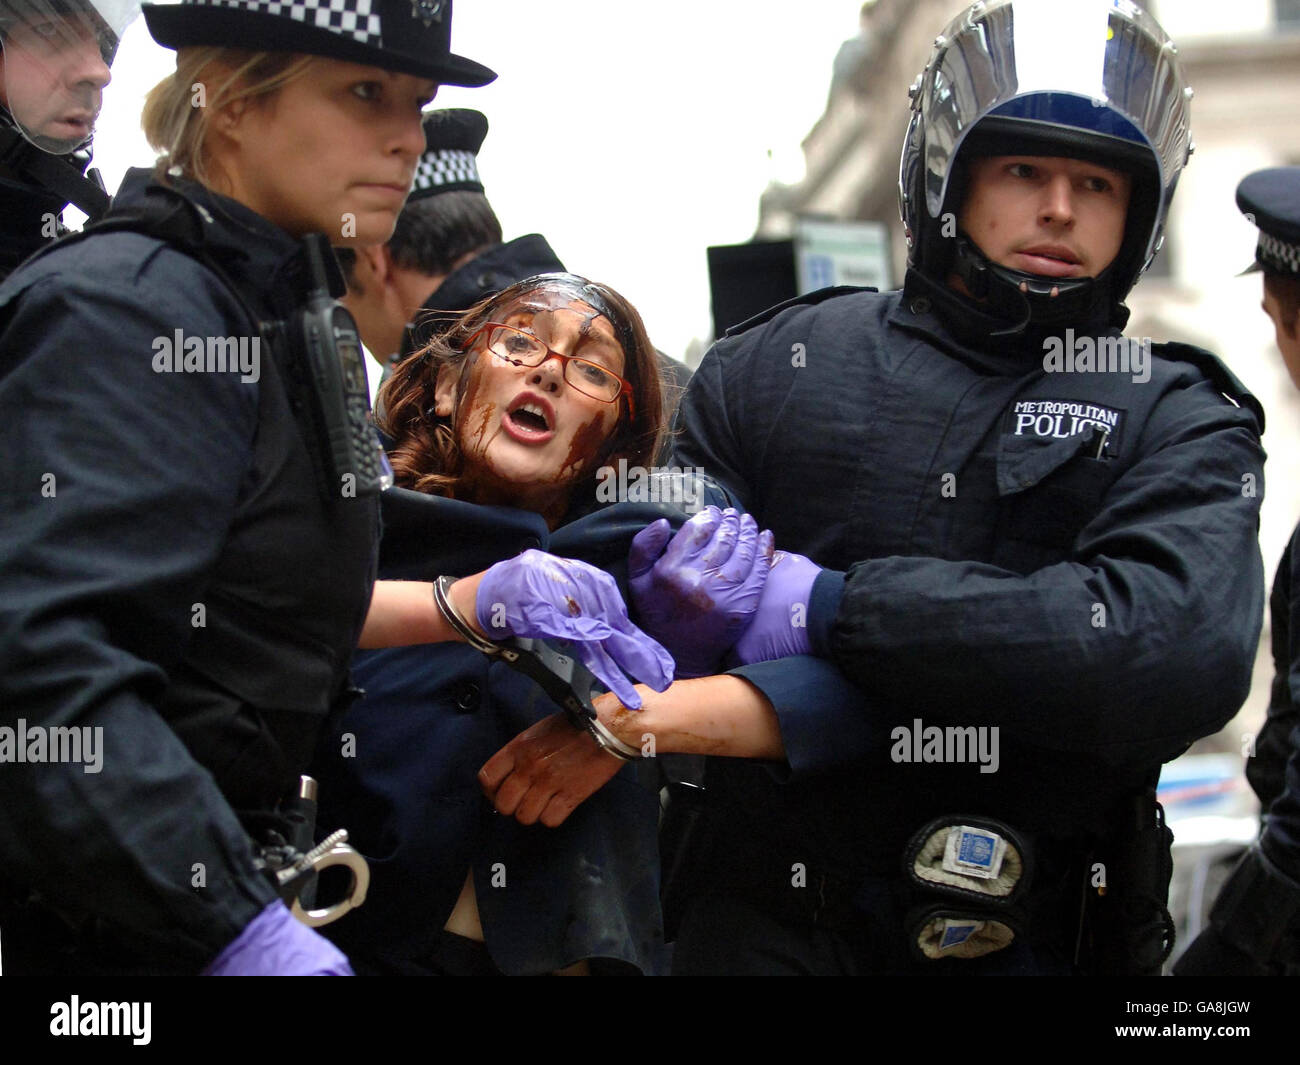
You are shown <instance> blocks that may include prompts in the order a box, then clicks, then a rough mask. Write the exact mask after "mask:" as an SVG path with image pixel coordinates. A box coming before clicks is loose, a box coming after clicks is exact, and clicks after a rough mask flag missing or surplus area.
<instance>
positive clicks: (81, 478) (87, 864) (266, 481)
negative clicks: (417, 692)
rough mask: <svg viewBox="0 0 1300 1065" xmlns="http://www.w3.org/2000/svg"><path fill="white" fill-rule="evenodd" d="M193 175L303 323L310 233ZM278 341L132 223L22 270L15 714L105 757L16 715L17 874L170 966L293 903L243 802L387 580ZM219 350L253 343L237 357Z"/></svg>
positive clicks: (7, 688)
mask: <svg viewBox="0 0 1300 1065" xmlns="http://www.w3.org/2000/svg"><path fill="white" fill-rule="evenodd" d="M148 180H149V176H148V174H147V173H145V172H144V171H132V172H130V173H129V174H128V175H127V177H126V179H125V181H124V182H123V185H122V188H121V190H120V193H119V196H118V199H117V201H116V202H117V205H118V206H120V207H126V208H130V207H132V206H134V205H136V204H138V203H139V202H141V199H142V197H143V194H144V189H145V187H146V186H147V184H148ZM183 191H184V194H185V195H186V196H188V197H189V198H191V199H192V200H193V201H194V202H195V203H198V204H200V205H202V206H203V208H204V209H205V210H206V212H207V218H208V219H209V220H208V222H207V223H206V224H205V226H204V239H205V240H206V247H207V251H208V253H209V254H210V255H211V257H212V259H213V260H214V261H215V262H216V263H218V264H219V265H220V266H221V268H223V269H224V270H225V272H226V273H227V275H228V276H229V277H230V278H232V279H233V280H234V282H235V285H236V286H237V289H238V292H239V294H240V295H241V296H242V298H243V300H244V301H246V305H247V306H248V307H249V308H250V309H251V310H252V312H253V313H254V314H255V315H256V316H257V317H258V318H259V319H262V320H271V319H280V318H285V317H287V316H289V315H290V314H291V313H292V312H293V311H294V310H295V309H296V308H297V307H298V305H299V303H300V301H301V299H302V296H303V294H304V293H305V282H306V276H305V263H304V261H303V258H302V255H301V252H300V249H299V245H298V243H297V242H296V241H294V240H293V239H291V238H290V237H289V236H288V234H286V233H285V232H283V231H282V230H280V229H278V228H277V227H275V226H273V225H271V224H270V223H268V222H267V221H266V220H265V219H263V218H261V217H260V216H259V215H257V214H255V213H254V212H252V211H250V210H248V209H247V208H244V207H243V206H241V205H240V204H238V203H235V202H234V201H231V200H228V199H225V198H223V197H220V196H216V195H213V194H211V193H209V192H207V191H206V190H204V189H202V188H200V187H198V186H194V185H190V184H185V185H184V186H183ZM258 337H259V332H258V322H256V321H250V320H249V319H248V317H247V315H246V314H245V312H244V310H242V309H241V306H240V305H239V303H238V302H237V300H236V298H235V296H234V294H232V292H231V291H230V290H229V288H228V287H227V285H226V284H224V283H223V282H222V281H221V280H219V279H218V277H217V276H216V275H215V274H214V273H213V272H212V271H211V270H210V269H208V267H206V266H204V265H202V264H200V262H198V261H197V260H196V259H195V258H193V257H191V256H190V255H188V254H185V253H183V252H181V251H178V250H177V249H176V248H174V247H172V246H170V245H169V244H165V243H163V242H162V241H160V240H158V239H155V238H153V237H147V236H142V235H139V234H137V233H131V232H113V233H101V234H96V235H91V236H86V237H81V238H73V239H71V240H69V241H67V242H66V243H64V244H60V245H58V246H56V247H55V248H53V249H52V250H50V251H49V252H47V253H46V254H44V255H42V256H39V257H38V258H36V259H34V260H32V261H30V262H29V263H28V264H26V265H25V266H24V267H23V268H22V269H20V270H19V271H17V272H16V273H15V274H14V275H12V276H11V277H10V278H9V279H8V281H7V282H5V284H4V285H3V286H0V439H2V440H3V452H4V456H5V459H4V461H3V463H0V497H3V499H4V511H5V520H4V522H3V523H2V524H0V725H2V726H4V728H8V729H12V730H15V731H14V733H13V735H14V736H18V735H20V734H24V733H22V732H21V730H26V731H25V735H26V736H27V737H28V738H29V747H28V753H29V754H39V751H38V750H37V749H36V748H35V747H31V746H30V743H31V742H34V741H31V740H30V737H31V736H33V735H39V734H40V733H39V731H37V732H33V729H36V730H41V729H45V730H48V729H51V728H54V727H58V728H64V729H73V730H77V735H78V736H80V737H81V738H82V739H83V754H84V745H85V744H86V743H89V744H93V745H94V746H95V747H96V749H97V752H98V753H97V759H98V764H97V765H95V766H91V765H90V764H89V763H88V762H86V761H85V759H84V758H83V759H82V760H81V761H80V762H77V761H68V760H65V761H63V762H61V763H51V762H49V761H37V760H34V759H32V758H30V757H29V758H28V759H27V760H26V761H20V760H18V759H16V758H15V757H14V752H13V750H12V749H11V750H10V751H9V752H8V753H9V756H8V757H5V754H6V752H5V749H4V746H3V744H4V740H5V736H6V733H5V732H3V731H2V730H0V808H2V809H3V810H4V811H5V814H4V816H3V818H0V878H3V881H4V882H5V883H6V884H7V885H8V886H9V888H10V889H15V888H16V889H18V890H21V891H28V890H34V891H36V892H37V893H38V894H39V895H40V896H41V897H42V898H43V899H45V900H46V901H47V902H48V903H49V904H50V905H51V906H54V907H57V908H60V909H62V910H65V911H67V912H69V913H71V914H73V915H80V916H84V915H86V914H90V915H92V916H93V917H96V918H98V919H99V921H100V922H101V924H102V925H103V926H104V927H106V928H108V929H109V930H110V931H111V932H112V933H113V934H114V936H115V938H116V940H117V941H118V942H119V943H130V944H131V948H132V949H133V950H134V951H136V953H137V954H138V956H139V958H138V960H139V961H140V963H141V964H143V965H145V966H146V967H151V968H155V969H178V970H189V971H194V970H197V969H199V968H201V967H202V966H203V965H204V964H206V963H207V962H209V961H211V960H212V958H213V957H214V956H215V955H216V954H217V953H218V952H219V951H220V950H221V949H222V948H223V947H224V946H225V945H226V944H228V943H229V942H230V941H231V940H233V939H234V938H235V937H236V936H237V935H238V934H239V932H240V931H241V930H242V929H243V927H244V926H245V925H246V924H247V923H248V922H249V921H250V920H251V919H252V918H253V917H254V916H256V915H257V914H258V913H259V912H260V911H261V910H262V909H263V908H264V907H265V906H266V905H267V903H268V902H270V901H271V900H273V899H274V897H275V895H274V892H273V891H272V890H271V888H270V886H269V884H268V883H267V882H266V881H265V880H264V879H263V877H262V876H261V875H260V874H258V873H257V872H256V871H255V869H254V867H253V854H252V850H251V847H250V844H249V839H248V836H247V834H246V833H245V831H244V829H243V828H242V827H241V824H240V821H239V819H238V818H237V817H236V813H235V810H241V811H254V812H255V811H265V810H266V809H267V808H268V807H269V806H270V805H272V804H273V803H274V802H275V800H276V799H277V798H278V797H280V796H281V795H283V794H284V793H285V792H286V791H287V790H289V789H291V788H292V787H293V786H294V784H295V783H296V779H297V775H298V774H299V773H300V772H301V771H302V770H303V769H304V768H305V766H306V764H307V762H308V759H309V756H310V754H311V752H312V750H313V749H314V746H315V743H316V741H317V739H318V736H319V734H320V732H321V731H322V730H323V728H324V725H325V723H326V716H327V714H328V713H329V711H330V709H331V706H332V705H333V704H334V703H335V701H336V699H337V698H338V696H339V694H340V692H341V691H343V690H344V688H345V687H346V674H347V665H348V661H349V658H350V654H351V651H352V649H353V648H354V647H355V645H356V638H357V635H358V633H359V631H360V626H361V624H362V621H363V619H364V614H365V610H366V607H367V605H368V602H369V596H370V590H371V585H372V582H373V577H374V567H375V546H376V541H377V531H378V530H377V506H376V504H375V501H374V500H373V498H372V499H369V500H364V499H351V500H339V501H337V502H330V503H326V502H323V500H322V496H321V494H320V493H318V490H317V485H316V482H315V480H314V474H313V462H312V456H311V453H310V451H309V447H310V446H311V445H310V444H309V439H310V437H309V436H308V435H307V434H306V433H305V431H304V430H303V429H302V428H300V427H299V425H298V423H297V422H296V421H295V418H294V413H293V403H294V400H293V398H292V397H293V396H294V394H295V388H296V386H295V384H294V380H293V379H292V378H291V377H289V376H288V375H286V373H285V370H284V367H283V365H282V364H281V361H280V357H281V354H280V353H279V352H275V353H273V352H271V351H270V350H269V349H268V347H267V346H266V345H265V344H262V345H261V346H260V349H254V348H253V347H252V341H253V340H254V339H255V338H258ZM191 341H192V342H193V343H191ZM214 342H219V346H221V347H223V348H224V350H225V351H226V353H227V364H229V362H231V361H235V360H234V356H233V355H231V354H230V352H233V351H239V352H242V353H243V354H244V355H245V356H248V357H247V358H246V359H245V360H244V361H243V363H242V364H241V365H240V366H238V367H237V368H235V369H226V370H222V369H219V368H216V367H217V365H218V364H217V362H215V361H208V360H209V359H210V358H212V352H213V344H214ZM195 345H197V348H196V347H195ZM241 345H243V347H241ZM254 350H257V353H258V356H259V357H258V358H257V359H256V360H255V361H254V360H253V359H252V358H251V356H252V354H253V352H254ZM182 351H185V352H187V353H189V352H194V351H202V352H204V361H203V363H202V365H200V363H199V362H198V361H197V357H196V358H195V361H194V362H193V363H192V364H191V365H189V366H188V367H187V366H186V364H185V363H184V362H183V361H182V359H181V357H180V356H181V353H182ZM173 354H174V355H175V356H176V357H175V358H174V359H170V358H169V357H168V356H170V355H173ZM48 735H51V736H52V735H53V734H52V733H49V734H48ZM65 735H70V734H65ZM123 962H124V964H125V958H124V959H123Z"/></svg>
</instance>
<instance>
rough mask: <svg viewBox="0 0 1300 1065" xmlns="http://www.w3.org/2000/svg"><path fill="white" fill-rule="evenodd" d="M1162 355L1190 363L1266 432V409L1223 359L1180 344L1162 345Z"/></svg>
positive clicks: (1260, 429)
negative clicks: (1252, 417)
mask: <svg viewBox="0 0 1300 1065" xmlns="http://www.w3.org/2000/svg"><path fill="white" fill-rule="evenodd" d="M1160 347H1161V349H1162V350H1161V354H1162V355H1164V356H1165V358H1168V359H1173V360H1175V361H1177V362H1190V363H1191V364H1192V365H1193V366H1195V367H1196V368H1197V369H1198V370H1200V371H1201V373H1203V374H1204V375H1205V376H1206V377H1207V378H1209V381H1210V383H1211V384H1212V385H1214V387H1215V388H1216V389H1218V390H1219V391H1220V392H1221V393H1223V395H1225V396H1227V397H1228V399H1229V400H1231V401H1232V402H1233V403H1235V404H1236V405H1237V406H1238V407H1242V408H1244V409H1246V410H1248V411H1250V413H1251V414H1253V415H1254V416H1255V421H1256V422H1257V423H1258V424H1259V432H1260V434H1261V435H1263V432H1264V408H1263V406H1262V405H1261V404H1260V402H1259V400H1257V399H1256V398H1255V397H1254V396H1253V395H1252V394H1251V392H1250V390H1249V389H1248V388H1247V387H1246V386H1245V385H1243V384H1242V383H1241V381H1240V380H1239V379H1238V377H1237V375H1236V374H1234V373H1233V372H1232V371H1231V370H1229V369H1228V367H1227V365H1226V364H1225V363H1224V361H1223V360H1222V359H1220V358H1219V357H1218V356H1217V355H1215V354H1214V353H1213V352H1211V351H1206V350H1205V349H1204V348H1198V347H1195V346H1194V345H1192V344H1180V343H1177V342H1170V343H1166V344H1161V345H1160Z"/></svg>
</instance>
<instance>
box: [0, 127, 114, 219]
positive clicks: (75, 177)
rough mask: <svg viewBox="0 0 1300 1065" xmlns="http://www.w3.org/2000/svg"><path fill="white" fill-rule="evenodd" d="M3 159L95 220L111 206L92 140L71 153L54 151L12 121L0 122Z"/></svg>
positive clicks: (11, 168) (12, 167)
mask: <svg viewBox="0 0 1300 1065" xmlns="http://www.w3.org/2000/svg"><path fill="white" fill-rule="evenodd" d="M0 163H4V165H6V166H7V167H9V169H10V170H12V171H13V172H14V173H15V174H17V175H18V176H19V178H21V179H23V180H25V181H29V182H32V183H33V184H35V185H37V186H38V187H40V188H42V189H44V190H45V191H46V192H49V193H52V194H53V195H55V196H61V197H62V198H63V199H64V201H65V202H66V203H71V204H73V205H74V206H75V207H77V208H78V209H80V210H81V211H83V212H84V213H85V214H86V215H87V216H88V217H89V218H90V219H91V220H92V221H93V220H94V219H96V218H98V217H100V216H101V215H102V214H103V213H104V212H105V211H107V210H108V205H109V195H108V193H107V191H105V189H104V183H103V181H102V180H99V172H98V171H97V170H87V167H89V165H90V149H89V143H87V144H86V145H83V146H82V147H81V148H79V149H78V150H76V151H74V152H70V153H68V154H67V155H50V154H49V153H48V152H43V151H41V149H39V148H37V147H36V146H35V145H33V144H31V143H30V142H29V141H28V140H27V139H26V138H25V137H24V136H23V135H22V134H21V133H19V132H18V130H17V129H16V128H14V127H13V126H12V125H10V124H9V123H8V122H0Z"/></svg>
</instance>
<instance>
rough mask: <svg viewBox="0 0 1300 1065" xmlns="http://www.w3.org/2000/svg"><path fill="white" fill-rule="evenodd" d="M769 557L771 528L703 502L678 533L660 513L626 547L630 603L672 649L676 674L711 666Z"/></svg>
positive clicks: (754, 602)
mask: <svg viewBox="0 0 1300 1065" xmlns="http://www.w3.org/2000/svg"><path fill="white" fill-rule="evenodd" d="M665 547H666V548H667V549H666V550H665ZM771 558H772V534H771V533H770V532H766V531H764V532H761V533H760V532H759V531H758V524H757V523H756V522H755V521H754V519H753V518H752V517H750V516H749V515H748V514H744V515H741V514H739V513H738V512H736V511H734V510H730V509H728V510H719V509H718V508H717V507H706V508H705V509H704V510H703V511H701V512H700V513H699V514H697V515H695V517H693V518H691V520H690V521H688V522H687V523H686V524H685V525H683V526H682V527H681V528H680V529H679V530H678V531H677V534H676V535H675V536H674V535H673V534H672V530H671V528H670V526H669V524H668V522H667V520H666V519H663V518H661V519H660V520H659V521H657V522H655V523H654V524H652V525H648V526H646V528H644V529H642V530H641V531H640V532H639V533H637V535H636V537H635V538H634V539H633V541H632V549H631V551H630V552H629V553H628V584H629V585H630V587H631V590H632V604H633V606H634V607H635V608H636V611H637V618H638V619H639V620H640V622H641V624H642V625H643V626H644V627H645V629H646V631H647V632H649V633H651V634H652V635H653V636H654V637H655V638H656V639H658V640H659V641H661V642H662V643H663V644H665V645H666V646H667V647H668V648H669V649H670V650H671V651H672V654H673V657H674V658H675V659H676V661H677V675H678V676H679V677H698V676H704V675H706V674H709V673H712V672H714V671H715V670H716V668H717V665H718V662H719V660H720V659H721V658H722V656H723V654H724V653H725V652H726V651H728V650H730V648H731V646H732V644H734V643H735V642H736V640H737V638H738V637H739V636H740V634H741V633H743V632H744V631H745V629H746V628H747V627H748V626H749V623H750V621H751V619H752V618H753V616H754V612H755V611H756V610H757V609H758V605H759V601H760V598H761V596H762V594H763V588H764V585H765V584H766V582H767V575H768V570H769V568H770V564H771Z"/></svg>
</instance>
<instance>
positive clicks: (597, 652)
mask: <svg viewBox="0 0 1300 1065" xmlns="http://www.w3.org/2000/svg"><path fill="white" fill-rule="evenodd" d="M476 579H477V581H478V583H477V587H476V588H475V589H474V612H473V615H470V614H469V613H468V612H467V611H464V610H463V609H462V613H463V614H464V615H465V616H466V617H470V616H473V617H474V618H475V619H476V620H477V622H478V627H479V628H480V629H481V630H482V631H483V633H484V634H485V635H486V636H487V637H488V638H489V639H501V638H503V637H506V636H520V637H524V638H527V639H552V640H568V641H571V642H572V644H573V652H574V654H575V655H576V656H577V657H578V658H579V659H581V660H582V662H583V663H584V664H585V665H586V667H587V668H588V669H590V670H591V672H592V673H594V674H595V675H596V676H597V677H598V678H599V679H600V681H601V682H602V683H603V684H604V685H605V687H607V688H608V689H609V690H610V691H611V692H614V693H615V694H616V695H617V696H618V697H619V698H620V699H621V700H623V701H624V703H625V704H626V705H627V706H630V707H633V708H635V707H639V706H640V705H641V698H640V696H639V695H637V693H636V690H635V689H634V688H633V687H632V685H631V684H629V683H628V681H627V678H626V677H624V676H623V673H622V672H620V667H621V668H622V669H623V670H626V671H627V672H628V673H630V674H631V675H632V676H634V677H636V678H637V679H639V680H642V681H644V682H645V683H646V684H648V685H649V686H650V687H651V688H654V689H655V690H656V691H662V690H663V689H664V688H666V687H668V685H669V684H671V683H672V679H673V659H672V656H671V655H670V654H669V653H668V652H667V651H666V650H664V648H663V647H661V646H660V645H659V644H658V643H656V642H655V641H654V640H653V639H652V638H651V637H649V636H647V635H646V634H645V633H644V632H642V631H641V630H640V629H638V628H637V627H636V626H635V625H633V624H632V622H631V620H630V619H629V618H628V616H627V606H626V604H624V602H623V597H622V595H620V594H619V590H618V584H617V583H616V582H615V580H614V578H613V577H611V576H610V575H609V574H608V573H606V572H605V571H604V570H599V569H597V568H596V567H595V566H591V565H588V564H587V563H586V562H578V561H576V560H575V559H569V558H557V557H556V556H554V555H548V554H547V553H546V552H544V551H525V552H524V553H523V554H522V555H519V556H517V557H516V558H512V559H508V560H507V561H505V562H498V563H497V564H496V565H495V566H493V567H492V568H491V569H489V570H487V572H485V573H484V574H483V575H482V577H481V579H478V578H470V580H476ZM464 583H466V582H464V581H458V582H456V584H454V585H452V590H451V594H452V599H453V603H455V604H456V605H457V606H458V607H459V606H460V603H461V601H462V600H463V598H464V597H465V595H466V593H467V592H468V591H469V590H470V589H469V588H466V589H462V588H461V585H462V584H464Z"/></svg>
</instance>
